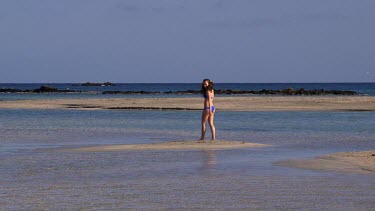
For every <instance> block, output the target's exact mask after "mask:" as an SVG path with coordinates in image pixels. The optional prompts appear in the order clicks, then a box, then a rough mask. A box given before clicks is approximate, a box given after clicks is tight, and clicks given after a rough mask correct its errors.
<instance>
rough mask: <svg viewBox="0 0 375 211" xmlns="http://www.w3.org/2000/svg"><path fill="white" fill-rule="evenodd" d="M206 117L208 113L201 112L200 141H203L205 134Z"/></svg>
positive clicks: (206, 111)
mask: <svg viewBox="0 0 375 211" xmlns="http://www.w3.org/2000/svg"><path fill="white" fill-rule="evenodd" d="M208 115H209V111H208V110H204V111H202V124H201V126H202V135H201V139H200V140H204V136H205V134H206V122H207V119H208Z"/></svg>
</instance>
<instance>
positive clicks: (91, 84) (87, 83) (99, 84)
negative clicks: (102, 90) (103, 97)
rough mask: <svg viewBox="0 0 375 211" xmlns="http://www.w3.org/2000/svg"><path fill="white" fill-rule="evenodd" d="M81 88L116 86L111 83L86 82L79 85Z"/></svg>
mask: <svg viewBox="0 0 375 211" xmlns="http://www.w3.org/2000/svg"><path fill="white" fill-rule="evenodd" d="M81 86H116V84H113V83H110V82H105V83H91V82H86V83H84V84H81Z"/></svg>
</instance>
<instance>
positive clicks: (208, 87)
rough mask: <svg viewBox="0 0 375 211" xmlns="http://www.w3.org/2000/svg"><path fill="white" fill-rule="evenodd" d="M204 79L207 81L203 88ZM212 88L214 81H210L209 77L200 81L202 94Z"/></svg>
mask: <svg viewBox="0 0 375 211" xmlns="http://www.w3.org/2000/svg"><path fill="white" fill-rule="evenodd" d="M205 81H208V86H207V88H204V82H205ZM213 89H214V82H212V81H211V80H210V79H204V80H203V81H202V88H201V93H202V95H206V91H207V90H210V91H211V90H213Z"/></svg>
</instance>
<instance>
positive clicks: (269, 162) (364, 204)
mask: <svg viewBox="0 0 375 211" xmlns="http://www.w3.org/2000/svg"><path fill="white" fill-rule="evenodd" d="M41 85H49V86H52V87H56V88H59V89H67V88H69V89H81V90H85V91H99V92H101V91H103V90H137V91H138V90H143V91H180V90H188V89H197V90H198V89H199V84H119V85H117V86H114V87H79V86H72V85H71V84H67V83H66V84H0V88H19V89H34V88H39V87H40V86H41ZM215 86H216V87H215V88H216V89H238V90H241V89H243V90H249V89H250V90H261V89H284V88H288V87H292V88H296V89H297V88H305V89H339V90H352V91H357V92H359V93H360V94H361V95H368V96H374V95H375V84H374V83H367V84H217V85H215ZM98 97H100V98H107V97H184V96H178V95H176V96H174V95H166V96H160V95H149V96H144V95H130V96H128V95H101V94H83V93H82V94H0V99H1V100H3V101H5V100H20V99H39V98H42V99H49V98H98ZM190 97H191V96H190ZM200 120H201V112H200V111H156V110H64V109H0V210H124V209H125V210H155V209H168V210H185V209H188V210H192V209H203V210H207V209H213V210H373V209H374V207H375V201H374V199H375V176H374V174H371V173H370V174H358V173H342V172H335V171H323V170H308V169H299V168H293V167H285V166H281V165H278V162H279V161H283V160H289V159H309V158H314V157H317V156H321V155H325V154H330V153H335V152H343V151H358V150H374V149H375V112H371V111H363V112H358V111H353V112H351V111H350V112H347V111H345V112H343V111H329V112H328V111H324V112H322V111H314V112H312V111H309V112H305V111H281V112H275V111H272V112H270V111H261V112H260V111H257V112H255V111H247V112H244V111H241V112H240V111H238V112H235V111H220V110H217V112H216V114H215V126H216V130H217V139H219V140H220V139H221V140H235V141H245V142H256V143H262V144H268V145H271V146H269V147H264V148H243V149H226V150H169V151H163V150H149V151H122V152H73V151H69V150H59V149H70V148H76V147H82V146H100V145H108V144H138V143H157V142H164V141H172V140H195V139H198V138H199V137H200ZM210 138H211V137H210V131H209V127H208V130H207V134H206V139H210Z"/></svg>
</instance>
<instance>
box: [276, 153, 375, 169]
mask: <svg viewBox="0 0 375 211" xmlns="http://www.w3.org/2000/svg"><path fill="white" fill-rule="evenodd" d="M276 164H278V165H283V166H289V167H296V168H303V169H314V170H325V171H335V172H344V173H364V174H374V175H375V150H370V151H358V152H339V153H334V154H329V155H325V156H321V157H317V158H313V159H307V160H287V161H280V162H276Z"/></svg>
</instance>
